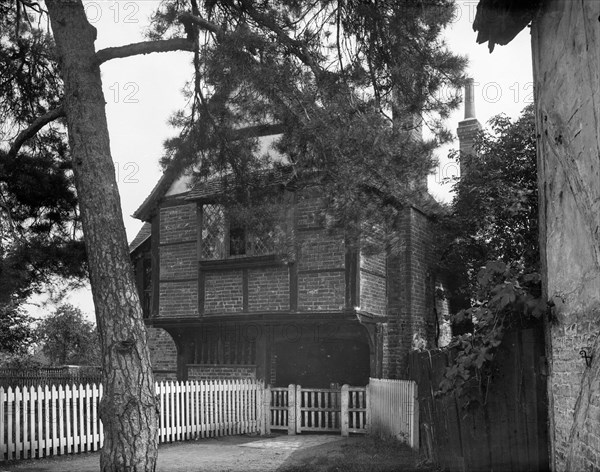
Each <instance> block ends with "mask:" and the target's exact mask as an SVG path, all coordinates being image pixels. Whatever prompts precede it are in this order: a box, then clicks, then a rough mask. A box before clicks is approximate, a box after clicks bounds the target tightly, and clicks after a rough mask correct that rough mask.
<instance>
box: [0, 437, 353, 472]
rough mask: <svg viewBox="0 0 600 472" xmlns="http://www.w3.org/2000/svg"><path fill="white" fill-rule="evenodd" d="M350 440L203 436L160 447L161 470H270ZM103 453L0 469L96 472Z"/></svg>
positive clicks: (158, 467) (35, 460)
mask: <svg viewBox="0 0 600 472" xmlns="http://www.w3.org/2000/svg"><path fill="white" fill-rule="evenodd" d="M340 441H347V439H346V438H342V437H341V436H333V435H299V436H274V437H270V438H265V437H250V436H231V437H225V438H219V439H201V440H198V441H189V442H181V443H173V444H165V445H162V446H160V448H159V451H158V466H157V471H159V472H201V471H202V472H226V471H227V472H270V471H275V470H277V468H278V467H280V466H281V465H282V464H283V463H284V462H285V461H286V459H288V457H289V456H290V455H291V454H292V453H294V452H296V451H299V450H303V449H308V448H311V447H315V446H320V445H323V444H326V443H336V446H337V445H338V444H337V443H338V442H340ZM99 460H100V455H99V454H98V453H93V454H79V455H70V456H59V457H55V458H49V459H34V460H27V461H20V462H13V463H12V464H0V472H12V471H14V472H71V471H73V472H97V471H98V470H99Z"/></svg>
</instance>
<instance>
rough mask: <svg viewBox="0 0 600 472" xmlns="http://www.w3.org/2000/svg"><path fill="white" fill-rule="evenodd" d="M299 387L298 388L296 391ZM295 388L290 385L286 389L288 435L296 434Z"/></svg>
mask: <svg viewBox="0 0 600 472" xmlns="http://www.w3.org/2000/svg"><path fill="white" fill-rule="evenodd" d="M299 389H300V386H298V391H299ZM296 420H297V418H296V386H295V385H294V384H290V385H289V387H288V434H289V435H294V434H296Z"/></svg>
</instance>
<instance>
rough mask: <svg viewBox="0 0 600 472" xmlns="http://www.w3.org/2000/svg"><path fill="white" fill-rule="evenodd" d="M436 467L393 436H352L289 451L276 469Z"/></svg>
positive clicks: (364, 471) (372, 471)
mask: <svg viewBox="0 0 600 472" xmlns="http://www.w3.org/2000/svg"><path fill="white" fill-rule="evenodd" d="M435 470H437V469H436V468H434V467H433V466H431V465H428V464H425V463H423V462H422V461H421V460H420V458H419V455H418V454H417V453H415V452H414V451H413V450H412V449H410V447H408V446H407V445H405V444H401V443H399V442H397V441H394V440H385V439H378V438H374V437H352V438H349V439H348V440H346V441H338V442H333V443H327V444H322V445H320V446H316V447H313V448H308V449H303V450H300V451H297V452H295V453H294V454H292V455H291V456H290V457H289V458H288V460H287V461H286V462H285V463H284V464H283V465H282V466H281V467H280V468H279V469H277V472H396V471H422V472H433V471H435Z"/></svg>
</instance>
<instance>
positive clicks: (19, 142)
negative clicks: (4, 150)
mask: <svg viewBox="0 0 600 472" xmlns="http://www.w3.org/2000/svg"><path fill="white" fill-rule="evenodd" d="M61 116H65V109H64V107H63V106H62V105H61V106H59V107H58V108H55V109H54V110H50V111H49V112H48V113H46V114H45V115H42V116H40V117H39V118H36V119H35V120H34V121H33V123H31V124H30V125H29V127H28V128H27V129H24V130H23V131H21V132H20V133H19V135H18V136H17V137H16V138H15V141H14V142H13V144H12V146H11V147H10V149H9V151H8V155H7V157H8V158H9V159H14V158H15V157H16V156H17V153H18V152H19V149H21V146H23V143H24V142H25V141H27V140H28V139H30V138H33V137H34V136H35V135H36V134H37V132H38V131H39V130H40V129H42V128H43V127H44V126H46V125H47V124H48V123H50V122H52V121H54V120H56V119H58V118H60V117H61Z"/></svg>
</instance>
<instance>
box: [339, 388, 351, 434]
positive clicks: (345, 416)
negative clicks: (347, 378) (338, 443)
mask: <svg viewBox="0 0 600 472" xmlns="http://www.w3.org/2000/svg"><path fill="white" fill-rule="evenodd" d="M349 399H350V395H349V392H348V384H344V385H342V412H341V414H342V436H349V435H350V433H349V431H348V429H349V419H350V412H349V411H348V403H349Z"/></svg>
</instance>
